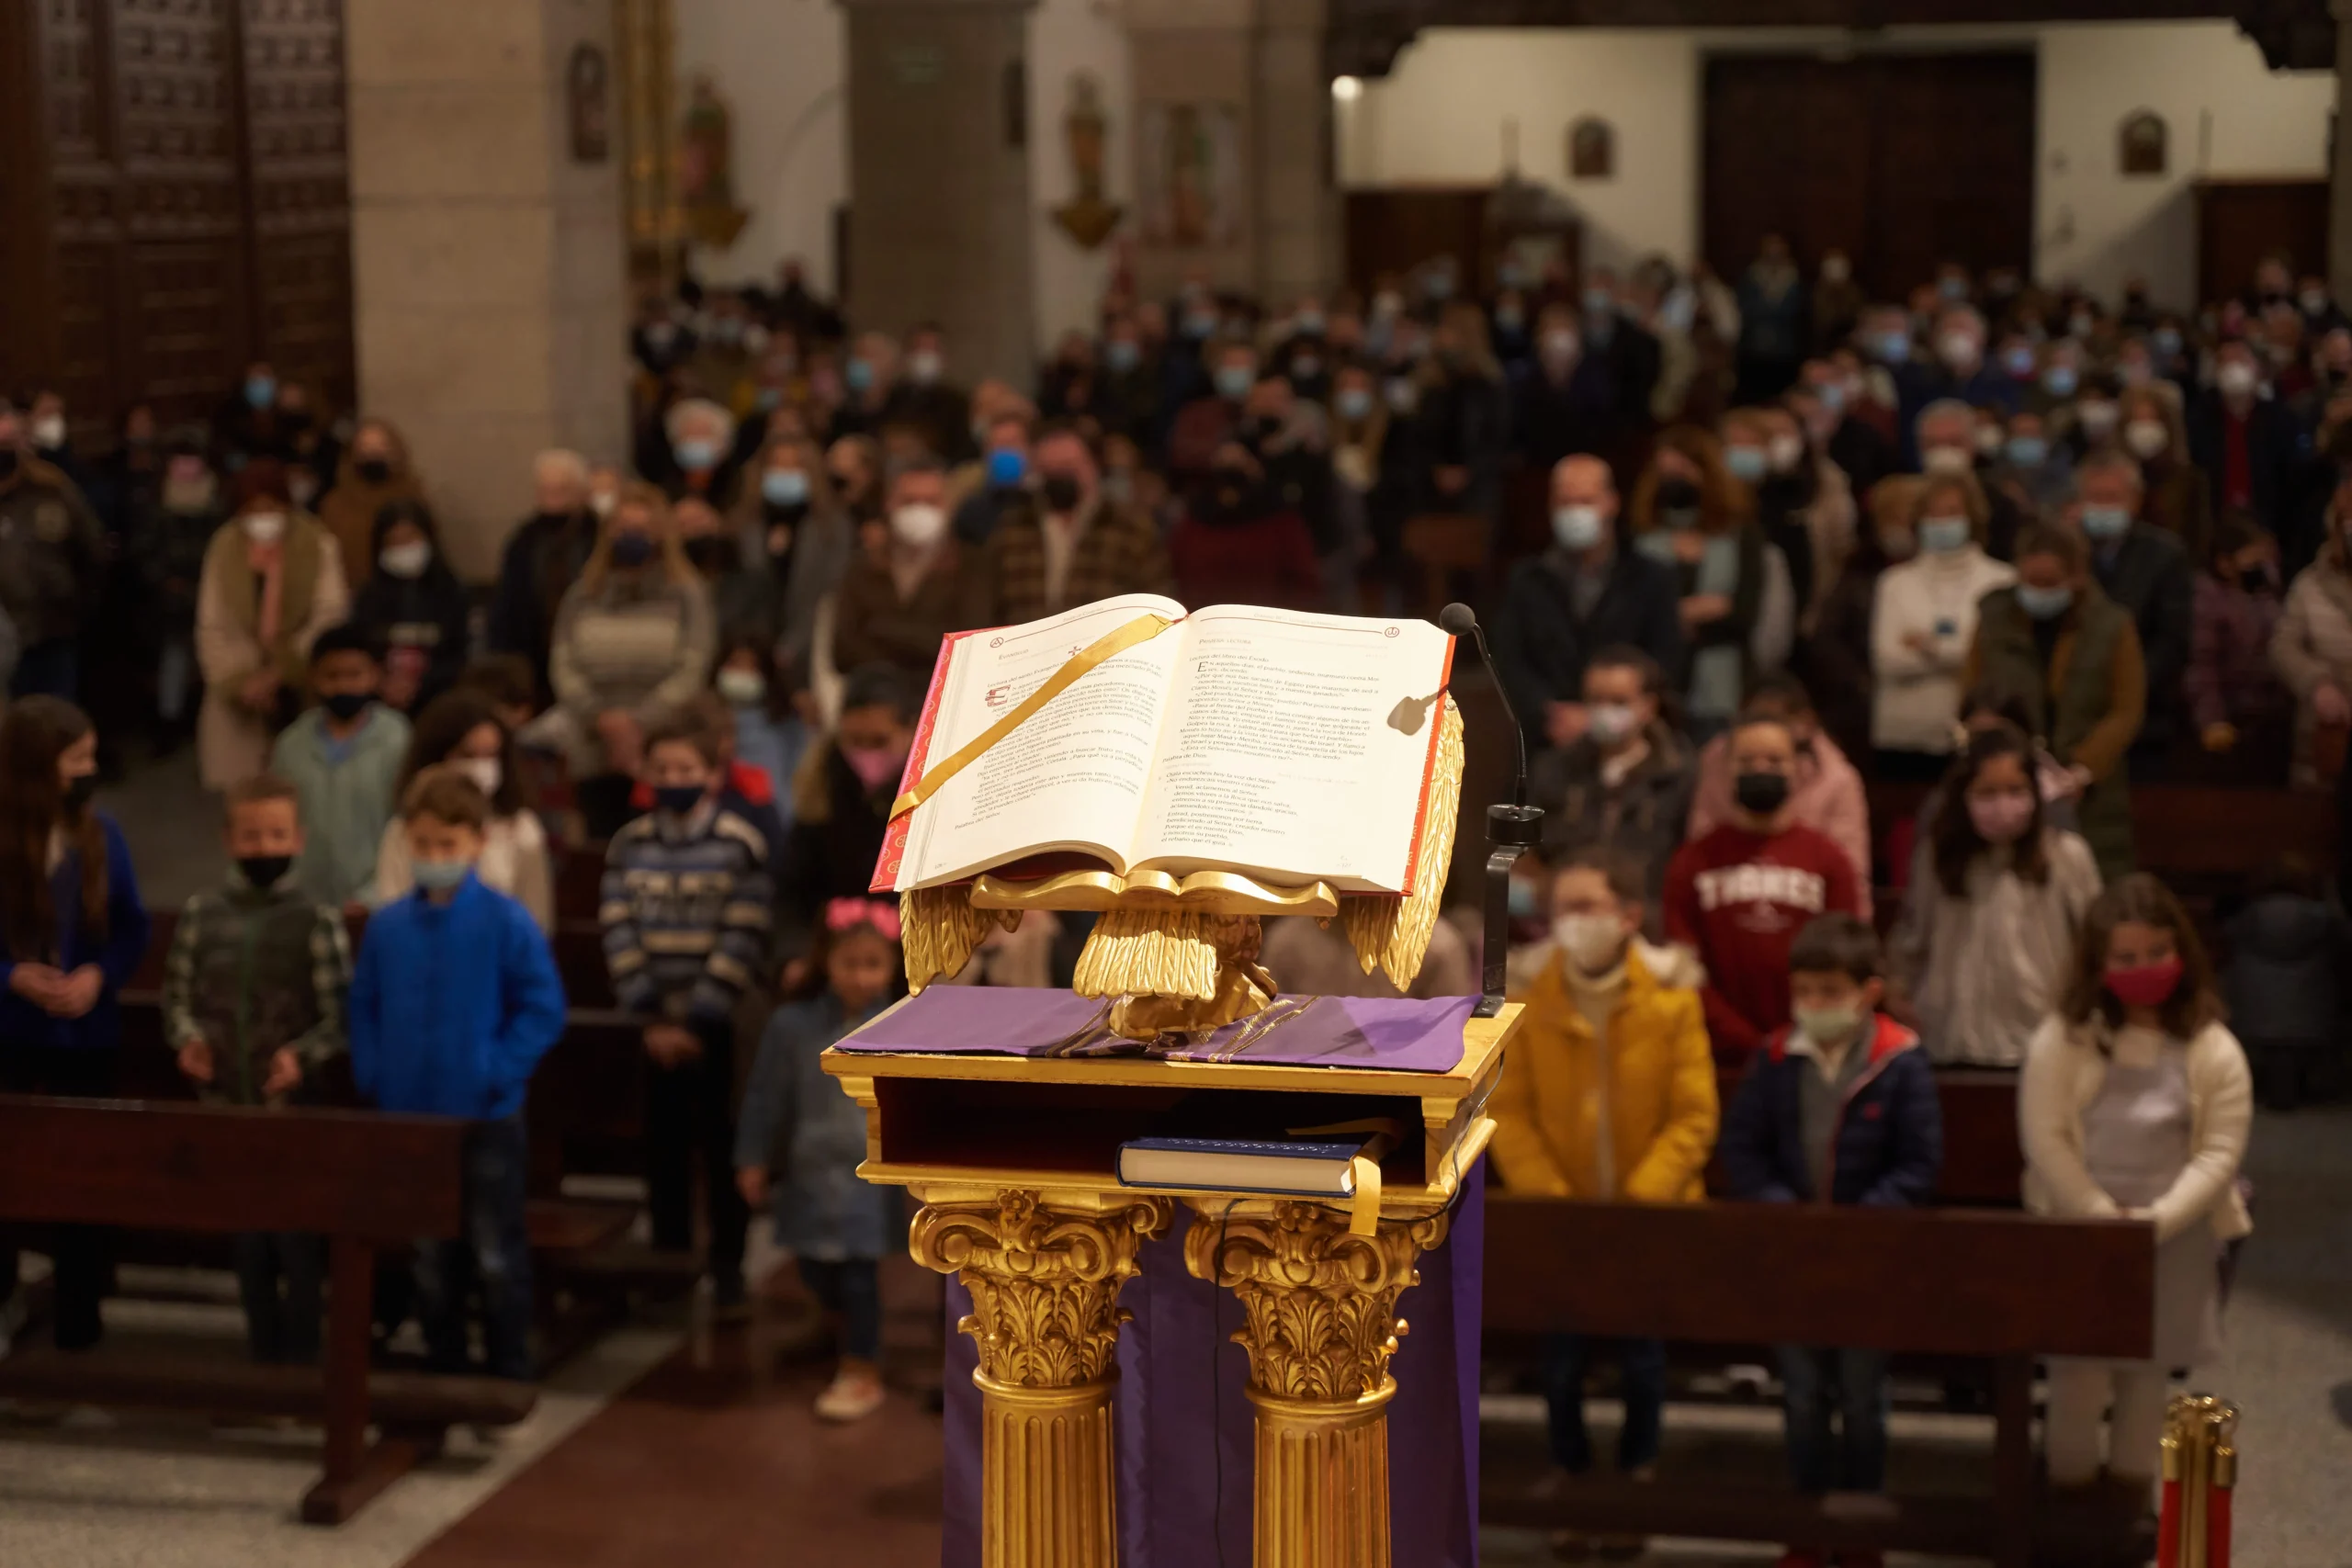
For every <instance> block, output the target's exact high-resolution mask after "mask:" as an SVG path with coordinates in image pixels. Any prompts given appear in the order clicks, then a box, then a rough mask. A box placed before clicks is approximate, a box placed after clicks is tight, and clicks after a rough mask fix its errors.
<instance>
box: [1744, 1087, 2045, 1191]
mask: <svg viewBox="0 0 2352 1568" xmlns="http://www.w3.org/2000/svg"><path fill="white" fill-rule="evenodd" d="M1745 1073H1746V1069H1745V1068H1743V1067H1736V1066H1725V1065H1724V1064H1722V1063H1718V1064H1716V1066H1715V1103H1716V1104H1718V1105H1719V1106H1722V1107H1724V1109H1725V1110H1728V1109H1729V1108H1730V1106H1731V1102H1732V1097H1733V1096H1734V1095H1736V1094H1737V1093H1738V1092H1739V1083H1740V1079H1741V1077H1743V1076H1745ZM1936 1098H1937V1099H1938V1100H1939V1101H1941V1102H1942V1106H1943V1113H1944V1168H1943V1171H1942V1174H1941V1175H1939V1177H1938V1178H1937V1179H1936V1201H1938V1202H1939V1203H1948V1204H1950V1203H1957V1204H1967V1205H1984V1206H1987V1207H1992V1208H2003V1209H2014V1208H2016V1207H2017V1206H2018V1177H2019V1175H2020V1174H2021V1173H2022V1172H2023V1171H2024V1169H2025V1152H2024V1150H2023V1149H2022V1148H2020V1147H2019V1146H2018V1076H2017V1074H2015V1073H2014V1072H2009V1071H2007V1070H2006V1069H2003V1068H1999V1067H1939V1068H1937V1069H1936ZM1707 1190H1708V1191H1710V1192H1712V1193H1713V1194H1714V1195H1715V1196H1716V1197H1719V1198H1720V1197H1722V1196H1724V1188H1723V1184H1722V1181H1721V1179H1720V1172H1719V1171H1717V1170H1716V1168H1714V1167H1713V1166H1710V1167H1709V1168H1708V1170H1707Z"/></svg>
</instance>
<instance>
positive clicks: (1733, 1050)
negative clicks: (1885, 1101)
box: [1666, 718, 1861, 1062]
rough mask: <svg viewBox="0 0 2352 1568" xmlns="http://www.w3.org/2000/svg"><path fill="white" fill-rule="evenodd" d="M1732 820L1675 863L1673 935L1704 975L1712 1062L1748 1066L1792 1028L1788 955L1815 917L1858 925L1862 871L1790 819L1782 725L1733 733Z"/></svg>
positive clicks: (1669, 874) (1790, 759) (1791, 760)
mask: <svg viewBox="0 0 2352 1568" xmlns="http://www.w3.org/2000/svg"><path fill="white" fill-rule="evenodd" d="M1731 765H1732V803H1733V810H1732V814H1731V820H1730V821H1728V822H1726V823H1724V825H1723V826H1722V827H1720V828H1716V829H1713V830H1711V831H1709V832H1708V833H1706V834H1704V835H1702V837H1699V838H1696V839H1693V840H1691V841H1690V842H1689V843H1687V844H1684V845H1683V846H1682V848H1681V849H1679V850H1678V851H1676V852H1675V855H1674V859H1673V861H1672V862H1671V863H1668V866H1667V868H1666V935H1667V940H1668V941H1669V942H1679V943H1681V944H1682V945H1683V946H1686V947H1688V948H1690V949H1691V951H1693V952H1694V953H1697V954H1698V955H1699V960H1700V962H1701V963H1702V964H1705V965H1706V966H1707V983H1706V985H1705V986H1704V987H1702V988H1701V991H1700V995H1701V998H1702V999H1703V1000H1704V1001H1705V1003H1706V1008H1707V1033H1708V1035H1709V1037H1710V1039H1711V1041H1712V1043H1713V1045H1714V1050H1715V1055H1717V1056H1718V1057H1720V1058H1723V1059H1724V1060H1727V1061H1735V1062H1744V1061H1746V1060H1747V1056H1748V1055H1749V1054H1750V1053H1751V1052H1753V1051H1755V1050H1756V1048H1757V1047H1758V1046H1759V1045H1761V1044H1763V1043H1764V1042H1765V1041H1766V1040H1767V1039H1769V1038H1770V1036H1771V1034H1772V1032H1774V1031H1775V1030H1777V1029H1779V1028H1781V1025H1783V1024H1785V1023H1787V1022H1788V1021H1789V945H1790V943H1792V942H1794V941H1795V940H1796V934H1797V932H1799V931H1803V930H1804V928H1805V926H1806V925H1807V924H1808V923H1810V922H1811V921H1812V920H1813V919H1814V918H1815V917H1816V916H1819V915H1825V914H1830V913H1842V914H1849V915H1859V914H1860V912H1861V889H1860V882H1859V880H1858V879H1857V877H1856V875H1855V872H1854V863H1853V861H1852V860H1851V859H1850V858H1849V856H1848V855H1847V853H1846V852H1845V851H1844V850H1842V849H1840V848H1839V847H1838V844H1837V843H1836V841H1835V840H1831V839H1830V838H1828V837H1827V836H1826V835H1825V834H1823V833H1820V832H1818V831H1816V830H1815V829H1811V828H1808V827H1806V826H1804V824H1803V823H1800V822H1796V821H1793V820H1792V814H1791V812H1790V810H1789V790H1790V785H1791V783H1792V780H1793V779H1794V778H1795V776H1796V771H1797V750H1796V741H1795V739H1794V738H1793V737H1792V735H1791V734H1790V732H1789V728H1788V726H1787V725H1786V724H1784V723H1782V722H1781V721H1780V720H1779V719H1777V718H1749V719H1747V720H1746V721H1745V722H1743V723H1742V724H1741V725H1740V726H1739V728H1737V729H1736V730H1734V731H1732V736H1731Z"/></svg>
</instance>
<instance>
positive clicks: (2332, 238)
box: [2327, 0, 2352, 299]
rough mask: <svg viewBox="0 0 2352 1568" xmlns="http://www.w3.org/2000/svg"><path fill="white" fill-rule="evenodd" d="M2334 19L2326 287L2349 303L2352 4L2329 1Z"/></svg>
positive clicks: (2351, 294)
mask: <svg viewBox="0 0 2352 1568" xmlns="http://www.w3.org/2000/svg"><path fill="white" fill-rule="evenodd" d="M2328 8H2329V10H2330V11H2331V12H2333V13H2334V15H2335V126H2334V129H2335V134H2334V136H2333V137H2332V138H2331V139H2330V140H2331V141H2332V143H2333V145H2332V146H2331V147H2330V148H2329V150H2328V163H2329V169H2328V198H2327V271H2328V279H2327V280H2328V286H2329V287H2330V288H2332V289H2333V290H2334V291H2335V297H2336V298H2337V299H2352V145H2346V141H2347V139H2352V124H2347V122H2346V114H2347V113H2352V0H2331V3H2330V5H2329V7H2328Z"/></svg>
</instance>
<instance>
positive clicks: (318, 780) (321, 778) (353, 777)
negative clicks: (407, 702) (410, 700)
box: [269, 622, 410, 913]
mask: <svg viewBox="0 0 2352 1568" xmlns="http://www.w3.org/2000/svg"><path fill="white" fill-rule="evenodd" d="M383 679H384V666H383V660H382V650H381V649H380V648H379V646H378V645H377V644H376V643H375V642H374V641H373V640H372V639H371V638H370V637H369V636H368V633H367V632H366V631H364V630H363V629H362V628H360V627H359V626H356V625H353V624H351V623H348V622H346V623H345V624H344V625H342V626H330V627H329V628H328V629H327V630H325V631H324V632H322V633H320V634H319V637H318V640H317V641H315V642H313V643H312V644H311V680H310V695H311V697H312V698H313V699H314V705H312V706H311V707H310V708H308V709H306V710H305V711H304V712H303V713H302V714H301V715H300V716H299V717H297V718H296V719H295V720H294V722H292V723H291V724H289V725H288V726H287V727H286V728H285V729H284V730H283V731H281V732H280V733H279V735H278V737H277V744H276V745H275V746H273V747H272V748H271V749H270V754H269V771H270V772H271V773H276V774H277V776H278V777H280V778H282V779H286V780H288V782H290V783H291V784H293V785H294V788H295V790H296V792H297V793H298V794H299V795H300V798H301V802H302V824H303V838H302V851H301V853H300V854H299V855H297V856H296V857H295V859H294V866H293V869H292V870H291V871H289V872H288V873H287V875H288V877H289V878H290V879H291V880H292V882H293V885H294V886H298V887H300V889H302V891H303V892H305V893H307V894H308V895H310V896H311V897H313V898H315V899H317V900H318V901H319V902H320V903H322V904H327V905H331V906H333V907H334V908H339V909H343V910H345V911H346V912H349V913H357V912H358V911H359V910H361V909H363V908H366V906H367V900H368V894H369V893H370V892H371V891H372V890H373V888H374V886H375V883H376V856H377V852H378V850H379V846H380V845H381V844H382V842H383V837H384V825H385V824H386V823H387V822H390V820H391V819H392V815H393V812H394V810H395V809H396V808H397V807H398V806H399V803H400V796H399V795H398V794H397V793H396V792H395V791H394V788H393V784H394V781H395V780H396V779H398V777H399V776H400V767H401V758H402V757H403V756H404V755H405V754H406V753H407V750H408V742H409V733H410V731H409V722H408V720H407V719H406V718H404V717H402V716H401V715H400V714H398V713H396V712H394V711H393V710H392V709H390V708H389V707H386V706H385V705H383V704H382V703H381V702H380V701H379V700H378V698H379V694H380V692H381V690H382V686H383Z"/></svg>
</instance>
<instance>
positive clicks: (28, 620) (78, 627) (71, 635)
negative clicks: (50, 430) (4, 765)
mask: <svg viewBox="0 0 2352 1568" xmlns="http://www.w3.org/2000/svg"><path fill="white" fill-rule="evenodd" d="M105 583H106V536H105V530H104V529H103V528H102V527H101V525H99V522H98V518H97V514H96V513H94V512H92V511H91V510H90V504H89V502H86V501H85V500H84V499H83V496H82V491H81V490H80V489H79V488H78V487H77V486H75V484H74V481H73V480H72V479H69V478H67V477H66V475H65V474H63V473H62V472H61V471H60V470H59V469H58V468H55V467H54V466H53V465H51V464H50V463H48V462H45V461H43V460H42V459H41V458H40V457H39V456H37V455H36V454H35V452H34V451H33V445H32V436H31V422H30V421H29V420H28V418H27V416H26V415H25V413H24V412H20V411H19V410H17V408H16V407H14V406H13V405H11V404H10V403H9V402H8V400H6V398H0V614H5V615H6V617H7V618H8V620H9V621H10V622H12V623H13V624H14V626H15V627H16V632H17V643H18V647H19V649H20V651H19V653H18V656H17V666H16V671H15V673H14V675H13V676H12V677H11V684H10V690H11V691H12V692H14V693H15V694H17V695H18V696H24V695H28V694H35V693H46V694H50V695H51V696H61V697H64V698H66V699H68V700H69V701H70V700H72V699H73V697H74V695H75V694H77V693H78V692H79V690H80V687H81V664H82V660H81V638H82V636H83V633H84V632H85V629H87V626H88V624H89V623H90V620H91V617H93V616H94V615H96V613H97V611H98V609H99V607H100V595H101V593H102V592H103V590H104V588H105Z"/></svg>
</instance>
